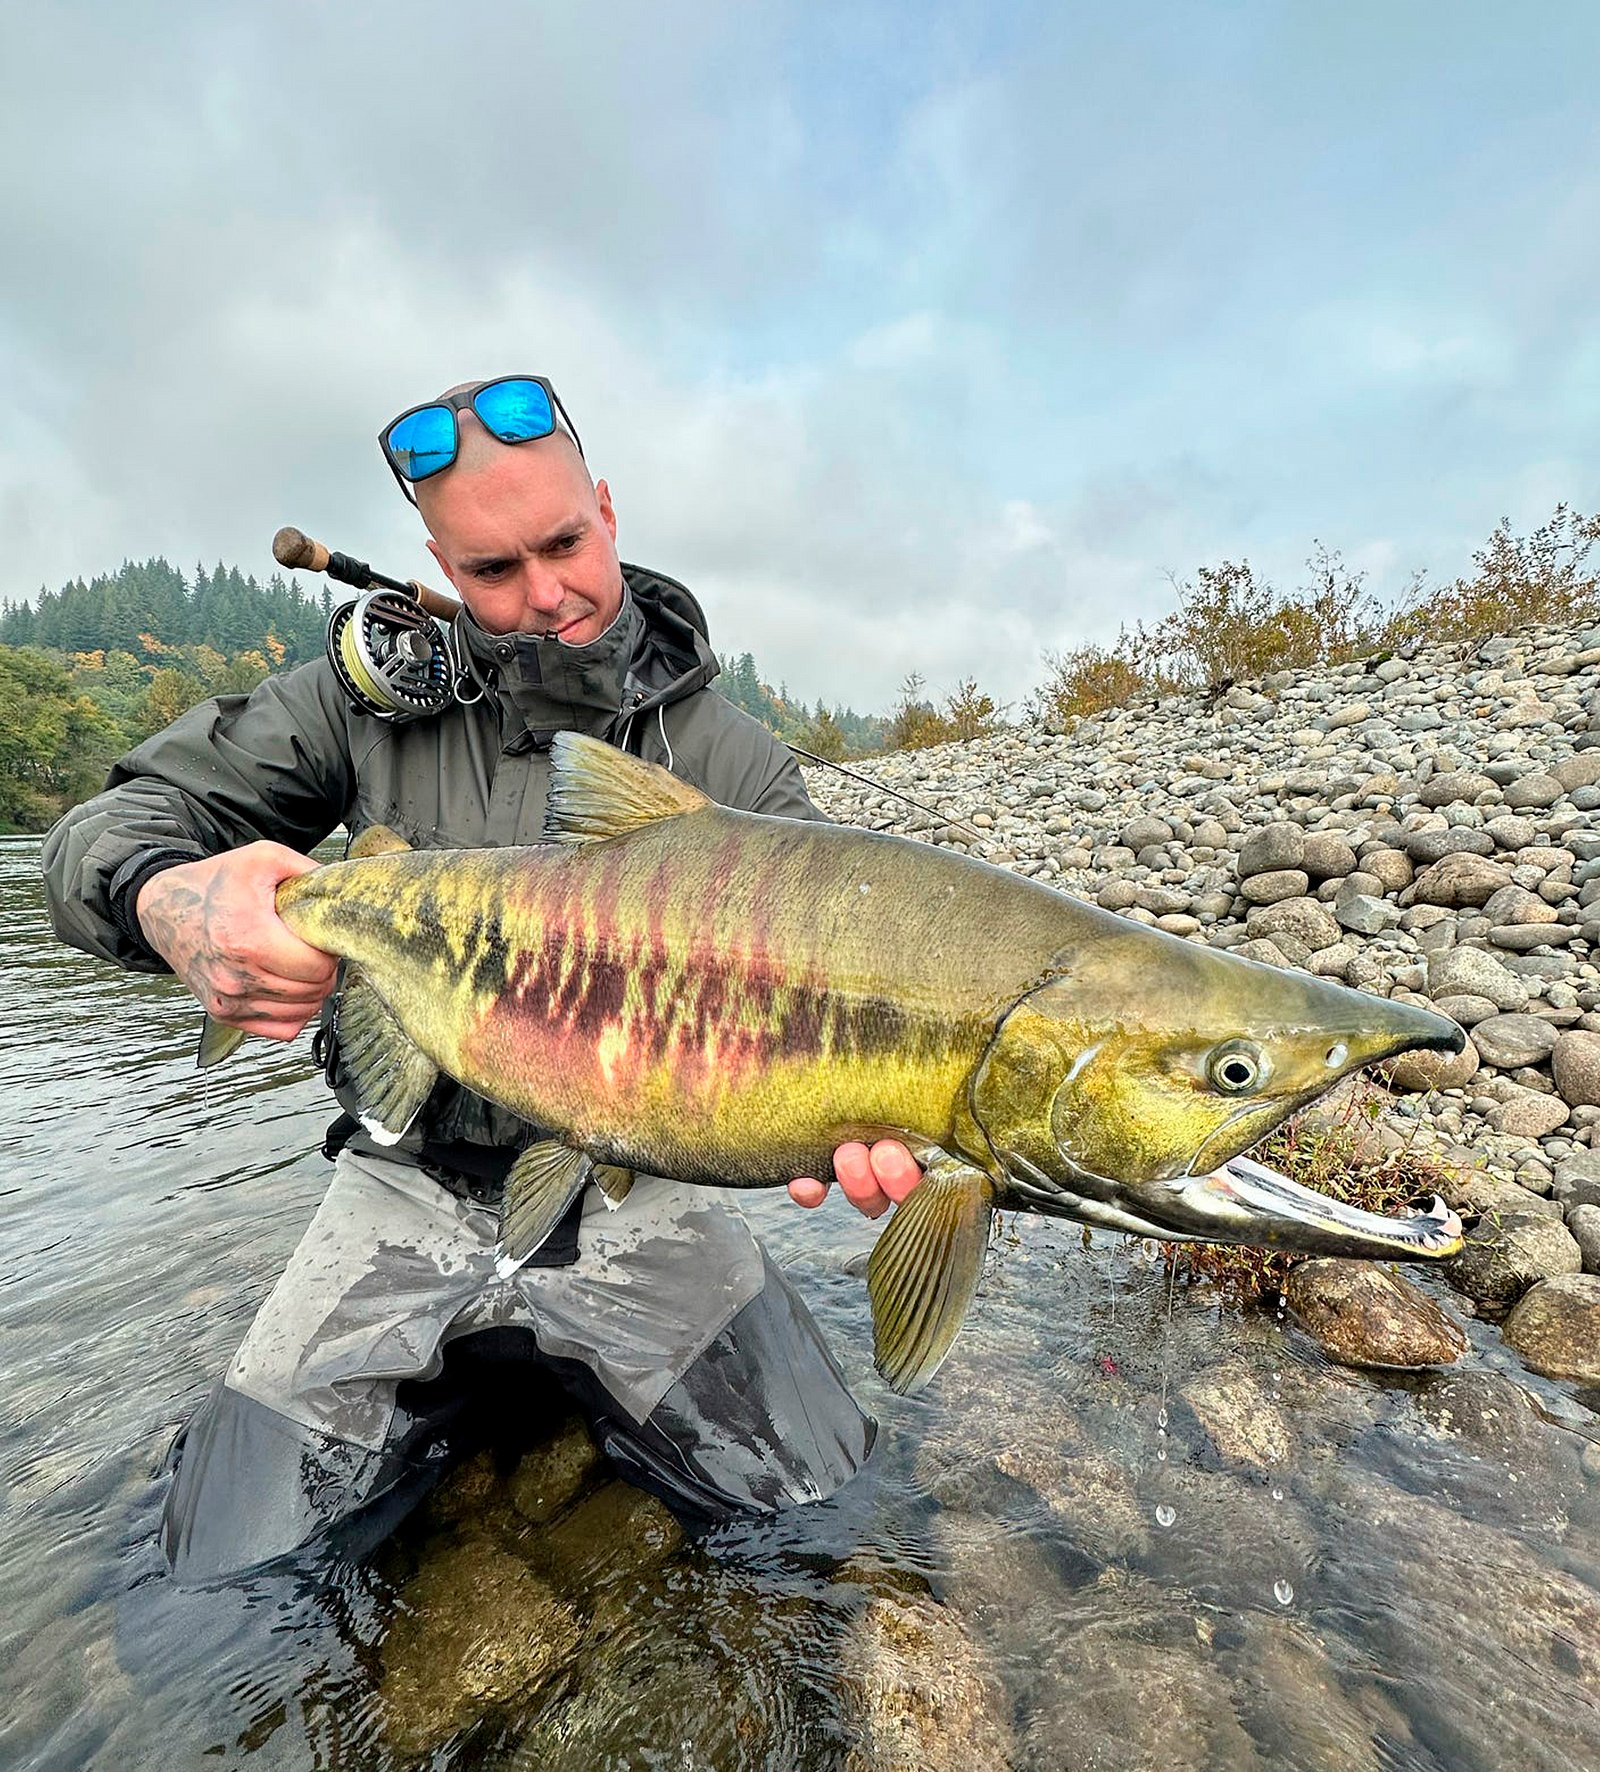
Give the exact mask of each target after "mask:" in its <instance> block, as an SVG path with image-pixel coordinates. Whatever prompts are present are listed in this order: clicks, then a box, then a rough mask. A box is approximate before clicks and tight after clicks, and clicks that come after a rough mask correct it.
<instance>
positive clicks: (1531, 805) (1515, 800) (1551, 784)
mask: <svg viewBox="0 0 1600 1772" xmlns="http://www.w3.org/2000/svg"><path fill="white" fill-rule="evenodd" d="M1566 791H1567V790H1566V789H1565V788H1564V787H1563V786H1562V785H1561V783H1560V782H1559V781H1557V780H1556V778H1555V777H1554V776H1553V775H1524V776H1523V777H1522V778H1521V779H1520V780H1518V781H1514V782H1511V783H1510V784H1509V785H1508V786H1507V787H1506V789H1505V801H1506V805H1508V806H1509V807H1510V808H1511V810H1512V811H1513V812H1527V811H1543V810H1544V809H1545V808H1546V807H1548V806H1554V805H1555V803H1556V801H1557V800H1559V799H1561V798H1562V797H1563V796H1564V795H1565V794H1566Z"/></svg>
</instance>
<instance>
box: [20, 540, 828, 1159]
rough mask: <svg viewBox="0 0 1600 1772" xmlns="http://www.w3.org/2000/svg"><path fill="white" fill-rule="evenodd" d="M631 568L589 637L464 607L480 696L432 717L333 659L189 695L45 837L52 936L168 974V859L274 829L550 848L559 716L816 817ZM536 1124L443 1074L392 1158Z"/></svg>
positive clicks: (744, 797) (704, 778)
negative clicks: (162, 938)
mask: <svg viewBox="0 0 1600 1772" xmlns="http://www.w3.org/2000/svg"><path fill="white" fill-rule="evenodd" d="M623 577H624V580H625V583H626V586H627V592H626V595H625V596H624V599H623V605H622V609H621V611H620V612H619V614H618V616H617V619H616V620H615V621H614V622H613V623H612V624H611V627H610V628H609V629H607V631H606V632H605V633H604V634H603V635H601V637H600V638H599V639H598V640H595V641H593V642H592V643H591V644H590V645H588V646H582V647H568V646H565V645H563V644H562V642H560V641H558V640H550V639H546V640H540V639H536V638H535V637H533V636H531V635H504V636H495V635H490V634H487V633H485V632H484V631H483V630H482V629H481V628H480V627H478V625H477V624H476V622H474V621H473V620H472V618H471V616H469V615H467V614H466V613H465V612H463V613H462V614H461V615H460V616H458V617H457V618H456V621H455V624H454V629H453V636H452V637H453V640H454V642H455V645H456V650H457V656H458V657H459V658H460V659H461V660H462V661H463V663H464V664H465V666H466V668H467V670H468V672H469V674H470V675H471V677H472V678H473V679H474V683H475V685H476V686H477V687H480V688H481V689H482V691H483V694H482V697H481V699H480V700H478V701H476V702H472V703H470V704H468V705H464V706H461V705H452V706H451V707H450V708H449V709H448V710H447V711H446V712H445V713H443V714H441V715H439V716H438V717H437V718H433V719H420V720H412V721H406V722H404V723H399V724H397V723H395V722H392V721H387V720H379V719H375V718H373V717H372V716H371V715H369V714H365V713H362V712H360V711H359V710H357V709H355V708H353V707H352V706H351V704H350V703H349V701H348V700H347V698H346V697H345V695H344V693H343V691H342V690H341V689H340V687H339V684H338V680H337V679H336V677H335V675H334V672H333V668H332V666H331V665H330V664H329V662H328V660H327V659H326V658H321V659H317V660H315V661H314V662H313V663H310V664H306V665H301V666H299V667H298V668H297V669H295V670H292V671H286V672H285V673H284V674H283V675H282V676H276V677H268V678H267V679H266V681H265V682H263V683H262V684H261V685H260V686H259V687H258V688H257V689H255V690H254V691H253V692H252V693H251V694H250V695H248V696H238V695H235V696H219V697H218V698H216V699H215V700H212V701H207V702H202V703H201V704H200V705H199V706H198V707H195V708H191V709H190V710H189V712H188V713H186V714H184V715H183V716H182V717H181V718H179V719H177V720H175V721H174V722H173V723H172V725H170V726H169V727H167V728H166V730H165V731H163V732H159V733H157V734H156V735H155V737H153V738H150V739H147V740H146V741H145V742H144V743H143V744H142V745H139V746H138V747H137V748H136V749H135V750H133V751H130V752H129V753H128V755H127V756H125V757H123V758H122V759H121V761H120V762H118V763H117V764H116V765H115V766H114V767H113V769H112V771H111V775H110V778H109V780H108V782H107V784H106V788H105V791H104V792H103V793H101V794H99V795H97V796H96V797H95V798H94V799H92V800H88V801H86V802H85V803H84V804H83V805H81V806H76V807H74V808H73V809H72V811H70V812H68V813H67V814H66V816H65V817H64V818H62V819H61V820H60V822H59V823H58V824H57V825H56V826H55V827H54V829H53V830H52V831H51V832H50V834H49V835H48V836H47V837H46V839H45V844H44V877H45V892H46V898H47V901H48V904H49V908H50V918H51V922H52V924H53V925H54V927H55V930H56V933H57V934H58V935H59V936H60V937H61V938H62V939H63V940H64V941H68V942H70V943H72V945H73V946H74V947H80V948H83V949H84V950H85V951H86V952H88V953H91V954H95V955H98V956H99V957H100V958H102V959H106V960H113V961H115V962H116V963H117V964H118V965H120V966H125V967H131V968H135V969H140V970H144V971H150V972H164V971H166V970H168V968H167V966H166V963H165V962H164V961H163V960H162V959H161V958H160V956H159V955H158V954H156V953H155V952H154V951H153V950H152V949H151V948H149V947H148V946H147V945H146V944H145V942H144V941H143V939H142V938H141V936H140V934H139V931H138V925H137V922H136V921H135V919H134V916H133V904H132V901H133V900H134V899H135V898H136V896H137V893H138V889H139V887H140V886H142V885H143V883H144V881H145V880H147V879H149V878H150V877H151V874H152V873H153V872H155V871H158V870H159V868H160V867H162V866H169V865H172V864H173V863H175V862H180V861H194V860H199V859H201V858H202V857H205V856H210V855H217V854H221V853H222V852H224V851H225V850H229V849H236V848H239V847H240V846H241V845H243V844H246V843H251V842H255V841H258V840H261V839H266V840H270V841H272V842H276V843H283V844H286V845H287V846H288V847H290V848H291V849H297V850H300V851H302V852H304V851H309V850H310V849H311V848H312V847H314V845H316V844H317V843H320V842H321V841H322V840H323V839H324V838H325V837H327V836H328V835H329V833H330V832H332V831H333V830H335V829H337V827H338V826H339V825H340V824H344V825H345V826H347V827H348V828H349V830H350V832H351V833H352V835H354V834H357V833H359V832H361V831H363V830H365V829H366V828H367V827H368V826H369V825H374V824H386V825H389V826H390V827H391V828H393V829H394V830H396V831H398V832H399V833H400V834H401V835H402V836H403V837H405V838H406V839H407V840H408V841H409V842H410V843H412V844H413V845H414V846H415V847H417V848H424V849H461V848H482V847H500V846H504V845H510V844H517V843H536V842H538V841H540V840H541V837H542V833H543V820H544V806H545V798H546V794H547V790H548V787H549V780H550V767H549V743H550V739H551V737H552V736H553V734H554V733H556V732H558V731H563V730H566V731H578V732H588V733H593V734H595V735H596V736H597V737H600V738H604V739H608V740H610V741H611V742H613V743H616V744H620V745H622V746H623V747H624V748H625V749H627V750H630V751H633V752H635V753H636V754H637V755H639V756H642V757H644V758H646V759H647V760H649V761H650V762H655V763H661V764H664V765H665V766H667V767H669V768H670V769H671V770H672V771H673V773H674V774H676V775H678V776H681V777H682V778H683V779H684V780H685V781H689V782H692V783H693V784H694V785H695V786H696V787H698V788H700V789H702V790H703V791H704V792H705V793H706V794H708V795H709V796H710V797H711V798H712V799H713V800H716V801H718V802H720V803H721V804H722V805H725V806H734V807H738V808H740V809H742V810H744V811H748V812H765V813H774V814H779V815H782V816H785V817H790V818H815V817H817V816H818V815H817V813H816V811H815V809H814V808H813V807H812V805H811V802H810V800H809V799H808V798H807V796H806V790H805V783H804V780H803V778H802V776H801V774H800V769H799V766H798V764H797V763H796V762H795V760H794V757H793V755H792V753H791V752H790V751H789V750H788V749H787V748H786V747H785V746H784V745H782V744H781V743H780V742H779V741H778V740H777V739H776V738H774V737H773V735H772V734H771V733H770V732H768V731H767V729H766V728H765V727H764V726H762V725H761V724H760V722H759V721H757V720H754V719H752V718H751V717H750V716H749V715H748V714H745V713H743V712H741V711H740V710H739V709H738V708H736V707H734V706H733V704H732V703H731V702H729V701H727V700H726V699H725V698H724V697H722V696H721V695H718V694H716V693H715V692H714V691H713V690H712V689H710V688H709V687H708V685H709V684H710V682H711V680H712V678H713V677H715V676H716V674H717V668H718V667H717V661H716V658H715V656H714V655H713V653H712V651H711V648H710V645H709V642H708V639H707V635H706V621H705V616H704V614H703V612H702V611H701V608H700V605H699V604H698V603H697V602H696V601H695V599H694V597H693V596H691V595H690V593H689V592H688V591H687V590H686V589H685V588H684V587H683V586H682V585H681V584H679V583H678V582H677V581H676V580H675V579H671V578H667V577H666V576H665V575H664V574H661V573H657V572H651V571H648V570H646V569H645V568H643V567H638V566H627V565H625V566H624V567H623ZM340 1094H341V1098H342V1099H344V1100H345V1103H346V1105H347V1106H348V1105H350V1103H349V1098H348V1096H347V1094H346V1092H345V1091H344V1090H343V1089H342V1088H341V1090H340ZM529 1135H530V1132H529V1129H528V1128H527V1127H526V1126H525V1125H524V1124H523V1123H522V1122H519V1121H517V1120H515V1119H514V1118H513V1117H512V1116H510V1115H509V1114H506V1113H504V1112H503V1111H502V1110H500V1109H498V1108H495V1107H493V1106H491V1105H490V1104H489V1103H487V1102H485V1101H483V1100H482V1098H481V1097H478V1096H476V1095H472V1094H471V1093H470V1092H468V1091H467V1090H464V1089H462V1088H460V1087H459V1086H457V1085H455V1084H453V1083H449V1082H448V1081H444V1080H442V1081H441V1083H440V1086H439V1088H438V1089H437V1090H436V1091H435V1094H434V1096H433V1098H432V1099H431V1100H430V1102H429V1103H428V1107H427V1109H426V1110H425V1111H424V1114H423V1116H422V1119H421V1121H420V1123H419V1126H418V1127H417V1128H416V1129H415V1130H414V1132H413V1134H412V1135H411V1136H410V1137H408V1139H407V1140H406V1141H405V1146H404V1147H402V1148H401V1149H394V1148H391V1149H389V1151H388V1152H387V1154H388V1155H391V1156H395V1155H402V1154H404V1152H405V1150H406V1149H410V1150H412V1151H415V1150H416V1149H417V1148H418V1147H419V1146H420V1144H421V1143H422V1141H423V1139H424V1138H426V1140H427V1141H428V1142H429V1143H430V1145H435V1146H437V1145H441V1144H455V1143H458V1142H461V1141H465V1142H466V1143H468V1144H471V1145H477V1146H482V1145H489V1146H495V1147H501V1148H504V1147H508V1146H511V1147H514V1146H520V1145H521V1144H523V1143H525V1142H526V1140H527V1138H528V1137H529Z"/></svg>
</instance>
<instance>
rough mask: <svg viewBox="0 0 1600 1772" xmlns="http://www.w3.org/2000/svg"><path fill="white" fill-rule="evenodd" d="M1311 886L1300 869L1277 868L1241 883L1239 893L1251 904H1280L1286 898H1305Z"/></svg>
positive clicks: (1251, 876) (1308, 879)
mask: <svg viewBox="0 0 1600 1772" xmlns="http://www.w3.org/2000/svg"><path fill="white" fill-rule="evenodd" d="M1310 885H1311V881H1310V878H1309V877H1308V876H1307V875H1306V874H1304V873H1303V872H1301V870H1300V869H1299V868H1276V869H1273V870H1272V871H1271V872H1268V873H1261V874H1251V875H1250V876H1249V877H1248V878H1247V879H1244V880H1242V881H1241V882H1240V886H1239V891H1240V894H1241V896H1242V897H1243V898H1244V899H1245V900H1246V902H1247V903H1249V904H1280V903H1281V902H1282V901H1283V900H1284V899H1286V898H1304V897H1305V894H1306V891H1307V889H1308V888H1309V886H1310Z"/></svg>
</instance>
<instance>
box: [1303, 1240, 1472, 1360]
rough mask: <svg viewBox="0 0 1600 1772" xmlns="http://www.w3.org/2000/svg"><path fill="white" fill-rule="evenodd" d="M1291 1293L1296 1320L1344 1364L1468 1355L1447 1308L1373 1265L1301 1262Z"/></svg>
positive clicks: (1327, 1261)
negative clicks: (1442, 1307)
mask: <svg viewBox="0 0 1600 1772" xmlns="http://www.w3.org/2000/svg"><path fill="white" fill-rule="evenodd" d="M1284 1296H1285V1298H1286V1299H1287V1300H1288V1305H1289V1309H1290V1310H1291V1311H1292V1312H1293V1313H1294V1317H1295V1321H1296V1322H1298V1323H1299V1324H1300V1326H1301V1328H1303V1329H1304V1330H1305V1332H1306V1333H1307V1334H1308V1335H1309V1336H1310V1337H1311V1339H1312V1340H1313V1341H1315V1342H1316V1344H1317V1346H1318V1347H1320V1348H1321V1349H1322V1351H1323V1352H1324V1353H1325V1354H1327V1356H1328V1357H1329V1358H1330V1359H1332V1360H1337V1361H1339V1363H1340V1364H1341V1365H1345V1366H1390V1367H1400V1368H1403V1369H1407V1370H1416V1369H1419V1368H1421V1367H1426V1366H1447V1365H1449V1364H1451V1362H1453V1361H1455V1360H1458V1359H1460V1357H1461V1356H1462V1354H1463V1353H1465V1352H1466V1348H1467V1338H1466V1335H1465V1334H1464V1333H1463V1332H1462V1330H1461V1328H1460V1326H1459V1325H1458V1324H1457V1323H1456V1322H1455V1321H1454V1320H1453V1319H1452V1318H1451V1317H1450V1315H1449V1314H1448V1312H1446V1311H1444V1310H1442V1309H1441V1308H1440V1307H1439V1306H1438V1305H1436V1304H1435V1303H1434V1302H1433V1300H1432V1299H1430V1298H1428V1297H1426V1296H1424V1294H1423V1293H1422V1292H1420V1291H1419V1290H1418V1289H1417V1288H1416V1287H1415V1286H1414V1285H1412V1284H1411V1282H1410V1281H1409V1280H1405V1279H1402V1278H1401V1277H1400V1275H1399V1274H1396V1273H1393V1272H1391V1271H1390V1270H1389V1269H1388V1268H1384V1267H1380V1266H1378V1265H1377V1264H1376V1263H1374V1262H1369V1261H1334V1260H1325V1259H1323V1260H1316V1261H1302V1262H1297V1263H1296V1264H1295V1266H1294V1267H1292V1268H1291V1269H1290V1270H1289V1278H1288V1280H1287V1282H1286V1284H1285V1287H1284Z"/></svg>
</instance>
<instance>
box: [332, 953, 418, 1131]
mask: <svg viewBox="0 0 1600 1772" xmlns="http://www.w3.org/2000/svg"><path fill="white" fill-rule="evenodd" d="M337 1025H338V1030H339V1054H340V1057H341V1058H342V1059H343V1061H344V1065H345V1069H346V1070H347V1071H348V1072H349V1074H350V1080H351V1082H352V1083H353V1084H354V1085H355V1090H356V1095H357V1098H358V1100H359V1102H360V1108H361V1112H360V1120H361V1124H362V1125H363V1126H365V1127H366V1129H367V1131H368V1132H369V1133H370V1134H371V1136H372V1138H373V1139H374V1140H375V1141H376V1142H377V1143H379V1144H397V1143H398V1142H399V1141H400V1139H401V1138H402V1137H403V1136H404V1135H405V1131H406V1128H407V1127H408V1126H409V1125H410V1124H411V1122H412V1121H413V1120H414V1119H416V1117H417V1115H418V1113H420V1112H421V1109H422V1104H423V1103H424V1102H425V1101H426V1100H427V1099H428V1096H429V1095H430V1094H431V1093H432V1090H433V1086H434V1084H435V1083H436V1082H437V1081H438V1079H439V1067H438V1066H437V1065H436V1064H435V1063H434V1062H433V1060H432V1059H431V1058H429V1057H428V1056H427V1055H426V1054H425V1053H423V1052H421V1051H419V1050H418V1049H417V1047H416V1046H414V1045H413V1044H412V1042H411V1038H410V1036H409V1035H408V1034H407V1033H406V1031H405V1029H404V1028H403V1027H401V1025H400V1023H399V1022H398V1021H397V1020H396V1019H395V1015H394V1011H393V1010H392V1009H390V1007H389V1005H388V1004H387V1003H385V1002H384V1000H383V998H382V997H380V996H379V995H378V993H377V991H376V990H374V989H373V986H372V982H371V980H370V979H369V978H368V977H367V975H366V974H365V973H364V972H363V971H361V970H360V968H359V967H356V966H351V967H349V968H347V969H346V972H345V978H344V989H343V991H342V992H341V993H340V996H339V1012H338V1024H337Z"/></svg>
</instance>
